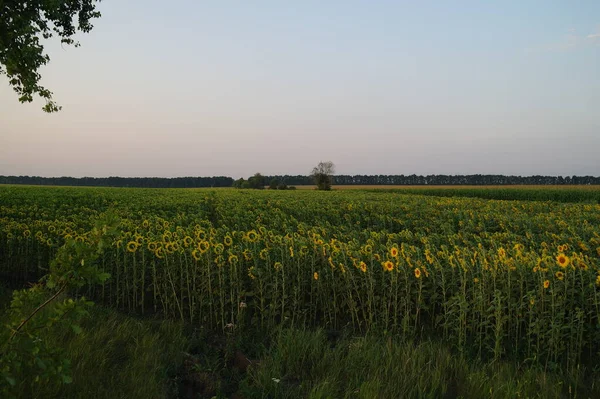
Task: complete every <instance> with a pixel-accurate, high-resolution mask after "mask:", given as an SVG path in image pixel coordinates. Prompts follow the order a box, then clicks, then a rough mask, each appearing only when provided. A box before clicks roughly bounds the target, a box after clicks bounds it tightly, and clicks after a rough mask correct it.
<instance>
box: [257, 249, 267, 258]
mask: <svg viewBox="0 0 600 399" xmlns="http://www.w3.org/2000/svg"><path fill="white" fill-rule="evenodd" d="M268 254H269V250H268V249H267V248H263V249H261V250H260V252H259V253H258V256H259V257H260V258H261V259H262V260H267V256H268Z"/></svg>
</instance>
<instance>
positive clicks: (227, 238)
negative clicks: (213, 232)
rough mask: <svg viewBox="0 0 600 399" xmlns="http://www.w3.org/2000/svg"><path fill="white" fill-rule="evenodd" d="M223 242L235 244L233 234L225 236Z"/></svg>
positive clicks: (228, 244)
mask: <svg viewBox="0 0 600 399" xmlns="http://www.w3.org/2000/svg"><path fill="white" fill-rule="evenodd" d="M223 243H224V244H225V245H227V246H228V247H230V246H231V244H233V238H231V236H225V238H224V239H223Z"/></svg>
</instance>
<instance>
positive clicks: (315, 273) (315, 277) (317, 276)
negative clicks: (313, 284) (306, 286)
mask: <svg viewBox="0 0 600 399" xmlns="http://www.w3.org/2000/svg"><path fill="white" fill-rule="evenodd" d="M313 278H314V279H315V280H318V279H319V273H317V272H314V273H313Z"/></svg>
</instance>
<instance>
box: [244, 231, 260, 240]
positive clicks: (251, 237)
mask: <svg viewBox="0 0 600 399" xmlns="http://www.w3.org/2000/svg"><path fill="white" fill-rule="evenodd" d="M246 239H247V240H248V241H250V242H256V240H258V233H257V232H256V230H250V231H249V232H247V233H246Z"/></svg>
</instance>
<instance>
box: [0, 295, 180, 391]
mask: <svg viewBox="0 0 600 399" xmlns="http://www.w3.org/2000/svg"><path fill="white" fill-rule="evenodd" d="M9 301H10V291H9V290H8V289H6V288H4V287H2V286H0V305H2V309H4V308H6V306H8V304H9ZM81 326H82V328H83V332H82V333H81V334H79V335H76V334H74V333H73V331H72V330H70V329H68V330H67V329H66V328H55V329H51V330H48V331H47V332H46V333H45V336H44V338H45V339H47V340H48V342H50V343H52V344H55V345H56V346H57V347H60V348H61V349H63V350H64V353H65V354H66V357H67V358H68V359H70V361H71V367H72V377H73V382H72V383H70V384H63V385H61V386H51V385H40V384H35V383H33V382H32V381H31V380H28V378H27V376H21V378H20V381H19V383H20V389H19V391H20V395H19V396H18V397H19V398H86V399H87V398H107V399H108V398H110V399H118V398H165V397H176V393H177V390H178V386H177V380H176V374H177V373H178V372H179V367H180V365H181V364H182V357H183V353H184V351H186V350H187V348H188V338H187V336H186V335H185V333H184V327H183V325H182V324H181V323H178V322H173V321H169V320H139V319H136V318H132V317H129V316H126V315H123V314H120V313H118V312H116V311H114V310H110V309H106V308H96V309H93V310H92V312H91V313H90V316H89V317H87V318H86V319H84V321H83V322H82V325H81Z"/></svg>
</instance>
